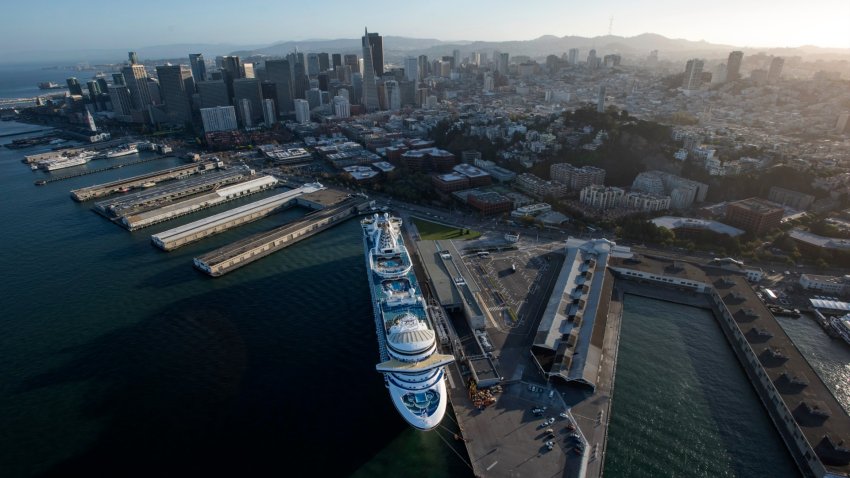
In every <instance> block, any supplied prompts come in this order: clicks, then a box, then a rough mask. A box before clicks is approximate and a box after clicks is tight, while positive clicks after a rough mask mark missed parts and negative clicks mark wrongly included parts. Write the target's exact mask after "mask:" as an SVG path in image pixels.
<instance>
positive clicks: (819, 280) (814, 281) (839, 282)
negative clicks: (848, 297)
mask: <svg viewBox="0 0 850 478" xmlns="http://www.w3.org/2000/svg"><path fill="white" fill-rule="evenodd" d="M800 285H801V286H802V287H803V288H804V289H808V290H817V291H820V292H826V293H828V294H836V295H840V294H844V293H845V292H846V291H847V290H848V286H850V276H842V277H835V276H819V275H814V274H800Z"/></svg>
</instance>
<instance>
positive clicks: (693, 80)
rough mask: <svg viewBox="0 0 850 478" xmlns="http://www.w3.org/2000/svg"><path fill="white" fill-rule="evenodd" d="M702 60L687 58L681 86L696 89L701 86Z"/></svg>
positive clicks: (686, 88)
mask: <svg viewBox="0 0 850 478" xmlns="http://www.w3.org/2000/svg"><path fill="white" fill-rule="evenodd" d="M702 67H703V61H702V60H700V59H698V58H694V59H691V60H688V63H687V64H686V65H685V76H684V78H682V88H684V89H685V90H698V89H699V87H700V86H702Z"/></svg>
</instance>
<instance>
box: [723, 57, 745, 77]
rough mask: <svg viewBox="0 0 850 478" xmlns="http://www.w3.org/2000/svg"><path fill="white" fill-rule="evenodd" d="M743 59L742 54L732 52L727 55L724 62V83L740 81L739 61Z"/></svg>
mask: <svg viewBox="0 0 850 478" xmlns="http://www.w3.org/2000/svg"><path fill="white" fill-rule="evenodd" d="M743 59H744V52H742V51H733V52H732V53H729V59H728V60H726V81H735V80H740V79H741V61H742V60H743Z"/></svg>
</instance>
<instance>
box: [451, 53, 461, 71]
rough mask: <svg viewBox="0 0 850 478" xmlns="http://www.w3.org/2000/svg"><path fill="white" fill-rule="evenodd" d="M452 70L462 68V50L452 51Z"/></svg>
mask: <svg viewBox="0 0 850 478" xmlns="http://www.w3.org/2000/svg"><path fill="white" fill-rule="evenodd" d="M452 68H454V69H458V68H460V50H452Z"/></svg>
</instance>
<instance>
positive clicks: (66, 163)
mask: <svg viewBox="0 0 850 478" xmlns="http://www.w3.org/2000/svg"><path fill="white" fill-rule="evenodd" d="M95 156H96V153H93V152H91V151H83V152H82V153H79V154H76V155H74V156H62V157H59V158H56V159H48V160H47V161H41V162H39V163H38V165H39V167H40V168H41V169H43V170H45V171H55V170H57V169H65V168H70V167H73V166H80V165H82V164H86V163H88V162H89V161H91V160H92V159H93V158H94V157H95Z"/></svg>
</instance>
